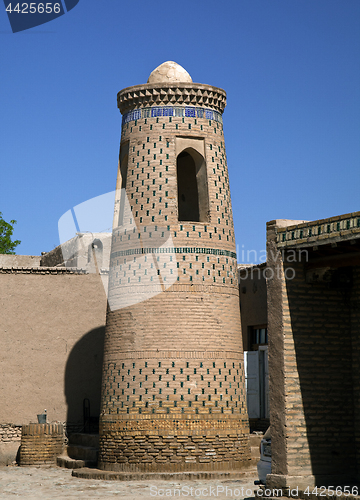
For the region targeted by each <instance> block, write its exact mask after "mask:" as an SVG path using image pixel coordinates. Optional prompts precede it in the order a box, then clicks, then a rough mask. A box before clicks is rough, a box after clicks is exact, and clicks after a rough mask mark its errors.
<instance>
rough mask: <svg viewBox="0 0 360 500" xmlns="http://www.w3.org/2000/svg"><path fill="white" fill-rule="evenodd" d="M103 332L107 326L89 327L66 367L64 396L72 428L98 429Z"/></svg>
mask: <svg viewBox="0 0 360 500" xmlns="http://www.w3.org/2000/svg"><path fill="white" fill-rule="evenodd" d="M104 334H105V326H102V327H99V328H95V329H93V330H90V332H88V333H87V334H86V335H84V336H83V337H82V338H81V339H80V340H79V341H78V342H77V343H76V344H75V345H74V347H73V348H72V350H71V352H70V355H69V357H68V360H67V363H66V368H65V397H66V403H67V418H66V423H67V430H68V431H70V432H72V431H74V432H75V431H76V432H80V431H81V432H97V424H98V421H99V415H100V398H101V377H102V364H103V354H104ZM84 401H85V404H84ZM84 407H85V408H84ZM84 409H85V415H84ZM84 417H85V419H84ZM88 417H90V419H89V418H88Z"/></svg>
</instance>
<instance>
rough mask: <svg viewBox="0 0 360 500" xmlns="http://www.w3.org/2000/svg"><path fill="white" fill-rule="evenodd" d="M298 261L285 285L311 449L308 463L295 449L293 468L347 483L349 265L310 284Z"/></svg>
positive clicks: (351, 440) (350, 466) (350, 437)
mask: <svg viewBox="0 0 360 500" xmlns="http://www.w3.org/2000/svg"><path fill="white" fill-rule="evenodd" d="M286 265H287V266H290V264H286ZM291 265H292V266H293V267H295V266H294V265H293V264H291ZM296 266H297V267H296V268H295V270H296V275H297V279H296V280H293V281H291V280H288V281H287V282H286V287H287V295H288V299H289V309H290V316H291V327H292V332H293V338H294V344H295V351H296V364H297V370H298V374H299V381H300V390H301V400H302V405H303V411H304V417H305V422H306V435H307V439H308V445H309V452H310V463H308V458H307V457H306V458H305V459H302V458H301V453H302V451H301V450H298V453H297V456H298V460H299V462H298V464H297V465H296V468H297V470H299V468H300V467H304V466H305V464H306V465H307V467H308V469H309V470H308V473H310V474H313V475H314V476H315V479H316V484H317V485H318V486H319V485H323V484H324V485H327V484H328V481H329V480H330V481H333V482H334V481H341V480H343V479H344V478H347V480H349V481H350V482H351V481H353V480H354V479H355V478H356V457H355V454H356V441H355V428H354V408H353V392H354V387H353V374H352V363H351V356H352V331H351V310H350V302H351V301H350V299H351V280H350V275H351V273H350V274H349V271H351V269H347V268H340V269H337V270H336V271H334V273H333V276H332V280H331V281H329V282H319V283H317V282H314V283H308V282H307V281H306V280H305V271H304V269H303V268H302V265H300V264H296ZM343 276H345V277H347V278H348V279H347V280H346V279H340V278H342V277H343ZM354 333H355V332H353V334H354ZM292 411H293V413H294V415H293V419H294V421H295V422H296V420H295V418H296V417H301V407H300V406H299V407H296V405H295V404H294V409H293V410H292ZM301 460H302V461H301ZM336 477H338V479H336ZM333 482H332V483H331V484H334V483H333ZM335 484H342V483H340V482H337V483H336V482H335Z"/></svg>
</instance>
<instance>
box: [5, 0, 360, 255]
mask: <svg viewBox="0 0 360 500" xmlns="http://www.w3.org/2000/svg"><path fill="white" fill-rule="evenodd" d="M167 60H173V61H176V62H177V63H179V64H180V65H182V66H183V67H184V68H185V69H186V70H187V71H188V72H189V73H190V75H191V76H192V79H193V81H195V82H200V83H206V84H210V85H214V86H217V87H221V88H223V89H225V90H226V92H227V107H226V109H225V112H224V131H225V144H226V150H227V158H228V165H229V176H230V186H231V193H232V203H233V211H234V222H235V234H236V240H237V244H238V246H239V248H240V251H241V249H244V250H245V252H246V251H247V250H256V251H257V252H258V253H260V252H261V250H263V249H264V246H265V223H266V221H268V220H272V219H275V218H288V219H308V220H314V219H318V218H324V217H330V216H333V215H338V214H342V213H347V212H353V211H357V210H360V203H359V201H360V200H359V198H360V197H359V188H360V168H359V167H360V165H359V160H360V92H359V89H360V64H359V63H360V2H359V0H337V1H334V0H231V1H230V0H224V1H222V2H218V1H213V0H206V1H203V0H191V1H190V0H183V1H182V2H175V1H173V0H167V1H163V0H158V1H157V2H150V1H149V0H138V1H136V2H131V1H126V2H125V1H122V0H107V1H106V2H104V1H100V0H80V2H79V4H78V5H77V6H76V7H75V8H74V9H73V10H71V11H70V12H69V13H67V14H66V15H64V16H62V17H60V18H58V19H56V20H54V21H52V22H50V23H47V24H44V25H42V26H39V27H37V28H33V29H31V30H28V31H24V32H20V33H16V34H13V33H11V30H10V24H9V22H8V19H7V17H6V13H5V9H4V8H3V7H1V6H0V68H1V78H0V86H1V108H0V123H1V139H2V140H1V149H0V160H1V178H0V211H1V212H3V215H4V218H5V219H6V220H9V219H17V221H18V223H17V225H16V231H15V234H14V237H15V238H17V239H20V240H21V241H22V243H21V245H20V246H19V247H18V248H17V253H19V254H32V255H39V254H40V252H42V251H49V250H52V249H53V248H54V247H55V246H56V245H58V244H59V237H58V230H57V223H58V219H59V218H60V217H61V215H62V214H63V213H64V212H66V211H67V210H69V209H70V208H71V207H73V206H74V205H77V204H79V203H81V202H84V201H86V200H88V199H89V198H92V197H95V196H98V195H101V194H103V193H106V192H108V191H112V190H113V189H115V182H116V172H117V159H118V151H119V140H120V125H121V115H120V112H119V110H118V109H117V107H116V94H117V92H118V91H119V90H121V89H122V88H124V87H128V86H130V85H137V84H141V83H145V82H146V80H147V78H148V76H149V74H150V72H151V71H152V70H153V69H154V68H155V67H156V66H158V65H159V64H161V63H162V62H164V61H167ZM239 257H240V256H239ZM239 260H243V259H241V258H240V259H239ZM245 260H246V259H245Z"/></svg>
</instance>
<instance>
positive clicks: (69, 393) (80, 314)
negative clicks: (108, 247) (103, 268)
mask: <svg viewBox="0 0 360 500" xmlns="http://www.w3.org/2000/svg"><path fill="white" fill-rule="evenodd" d="M105 314H106V297H105V293H104V289H103V287H102V284H101V281H100V277H99V276H97V275H94V274H75V273H73V272H69V270H66V269H64V268H62V269H61V268H45V267H35V268H31V267H28V268H26V267H22V268H9V267H8V268H0V328H1V335H0V357H1V367H2V380H1V382H2V383H1V385H0V400H1V402H2V404H1V405H0V427H1V429H0V439H1V443H0V461H1V456H3V457H5V456H6V455H7V451H6V450H7V449H9V447H10V446H12V447H14V446H13V445H11V444H10V443H12V442H14V441H18V440H19V437H20V436H19V432H17V431H18V430H19V427H18V426H21V425H23V424H29V423H31V422H37V414H39V413H42V412H43V410H44V409H45V408H46V409H47V414H48V422H54V421H58V422H68V424H69V425H70V427H71V425H73V426H76V425H77V426H78V425H82V421H83V414H82V411H83V410H82V401H83V399H84V398H89V399H90V404H91V413H92V415H99V404H100V390H101V369H102V357H103V338H104V325H105ZM9 423H10V424H12V425H10V426H9V425H8V424H9ZM10 431H11V432H10ZM10 454H11V455H13V451H12V452H11V453H10ZM5 461H6V462H8V461H9V457H7V458H6V460H5Z"/></svg>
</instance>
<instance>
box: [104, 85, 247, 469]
mask: <svg viewBox="0 0 360 500" xmlns="http://www.w3.org/2000/svg"><path fill="white" fill-rule="evenodd" d="M225 102H226V94H225V92H224V91H223V90H221V89H217V88H215V87H210V86H207V85H199V84H192V83H184V84H181V83H178V82H177V83H176V84H169V83H166V84H159V83H157V84H146V85H141V86H136V87H131V88H128V89H124V90H123V91H121V92H120V93H119V94H118V105H119V108H120V111H121V112H122V113H123V114H124V118H123V126H122V133H121V145H120V166H119V177H118V184H117V186H118V195H117V197H116V205H115V224H114V226H115V229H114V231H113V240H112V250H111V258H110V274H109V304H110V310H109V311H108V315H107V326H106V334H105V350H104V369H103V384H102V405H101V408H102V411H101V416H100V454H99V467H100V468H102V469H104V470H113V471H124V472H126V471H128V472H131V471H134V472H135V471H143V472H145V471H149V472H159V471H173V472H176V471H189V470H199V471H213V470H230V469H236V468H241V467H242V466H244V465H246V464H248V463H249V458H250V454H249V443H248V432H249V426H248V418H247V409H246V403H245V401H246V399H245V389H244V386H245V378H244V367H243V353H242V341H241V326H240V315H239V296H238V280H237V270H236V253H235V240H234V231H233V220H232V209H231V200H230V189H229V179H228V170H227V162H226V153H225V144H224V136H223V126H222V118H221V114H222V111H223V109H224V107H225ZM120 187H121V194H120ZM194 200H195V201H194ZM126 204H128V208H126V207H127V205H126Z"/></svg>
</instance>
